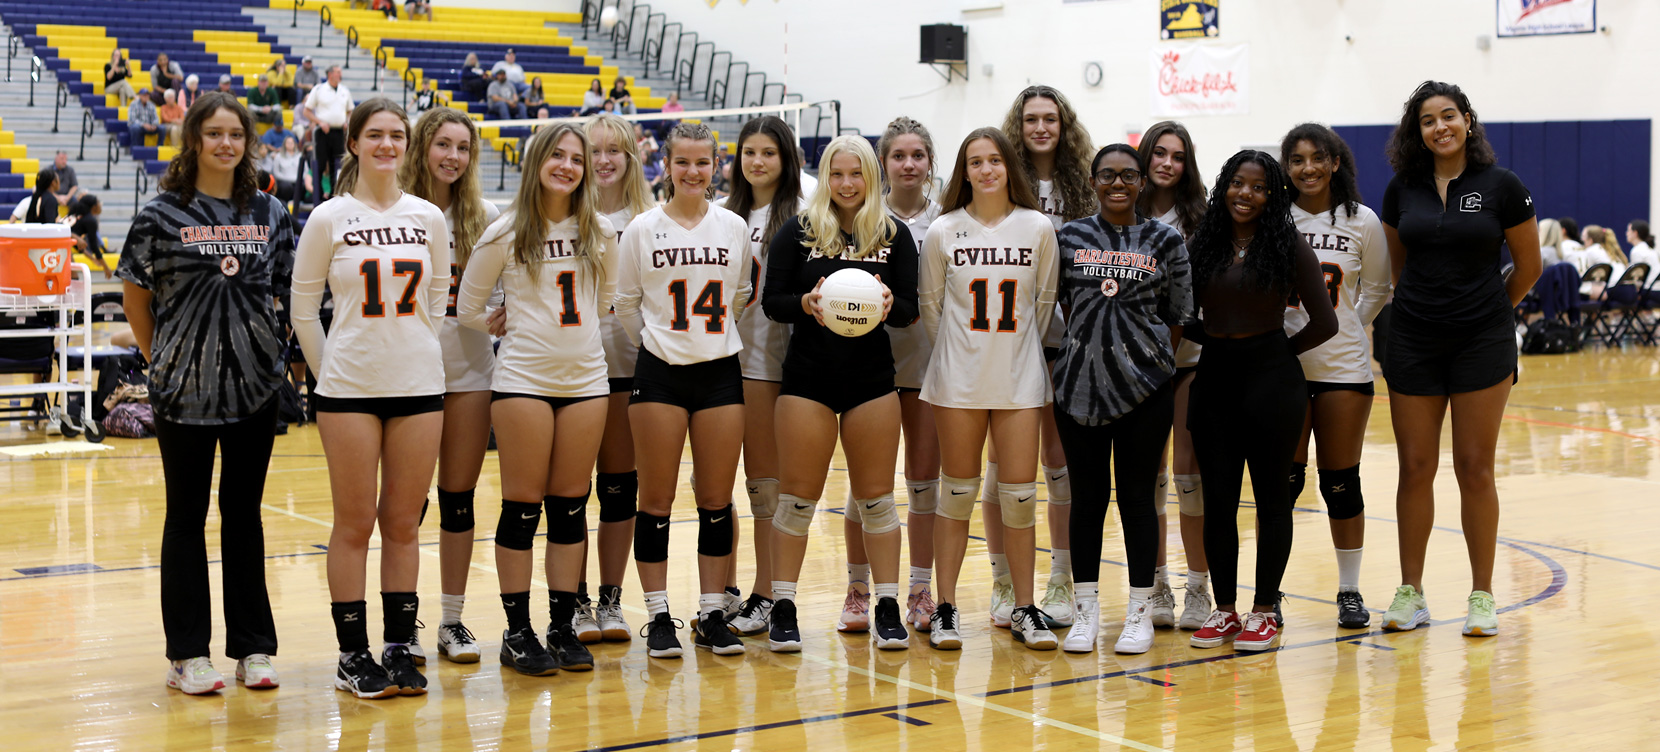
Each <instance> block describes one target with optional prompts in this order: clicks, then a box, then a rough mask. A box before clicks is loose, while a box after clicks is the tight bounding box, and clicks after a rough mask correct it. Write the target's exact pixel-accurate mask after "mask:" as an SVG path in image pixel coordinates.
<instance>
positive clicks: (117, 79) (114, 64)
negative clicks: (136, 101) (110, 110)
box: [104, 48, 137, 107]
mask: <svg viewBox="0 0 1660 752" xmlns="http://www.w3.org/2000/svg"><path fill="white" fill-rule="evenodd" d="M132 76H133V71H132V68H131V67H129V66H128V65H127V59H126V58H124V57H121V50H120V48H116V49H112V50H110V61H109V62H107V63H104V93H105V94H114V95H115V96H116V99H117V101H118V102H119V104H120V106H122V107H126V106H127V103H128V102H131V101H133V97H134V96H137V95H135V94H133V85H132V82H130V81H128V80H127V79H129V78H132Z"/></svg>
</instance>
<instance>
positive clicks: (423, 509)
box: [415, 496, 432, 527]
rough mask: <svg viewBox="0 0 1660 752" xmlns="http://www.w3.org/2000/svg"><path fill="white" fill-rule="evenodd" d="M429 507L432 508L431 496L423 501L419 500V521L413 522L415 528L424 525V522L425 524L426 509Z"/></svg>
mask: <svg viewBox="0 0 1660 752" xmlns="http://www.w3.org/2000/svg"><path fill="white" fill-rule="evenodd" d="M430 506H432V497H431V496H428V497H426V498H424V499H421V519H418V520H416V521H415V527H420V526H422V525H425V524H426V522H427V507H430Z"/></svg>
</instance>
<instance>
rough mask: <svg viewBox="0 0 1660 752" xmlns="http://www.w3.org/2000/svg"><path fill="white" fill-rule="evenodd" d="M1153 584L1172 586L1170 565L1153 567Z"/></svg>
mask: <svg viewBox="0 0 1660 752" xmlns="http://www.w3.org/2000/svg"><path fill="white" fill-rule="evenodd" d="M1153 585H1154V586H1155V587H1156V586H1158V585H1163V586H1165V587H1170V569H1169V568H1168V567H1153Z"/></svg>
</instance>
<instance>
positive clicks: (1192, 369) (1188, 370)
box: [1170, 365, 1199, 384]
mask: <svg viewBox="0 0 1660 752" xmlns="http://www.w3.org/2000/svg"><path fill="white" fill-rule="evenodd" d="M1198 372H1199V366H1197V365H1191V366H1177V367H1176V376H1175V378H1172V379H1170V380H1171V381H1172V382H1175V383H1178V384H1179V383H1181V381H1182V379H1185V378H1187V376H1188V374H1192V373H1198Z"/></svg>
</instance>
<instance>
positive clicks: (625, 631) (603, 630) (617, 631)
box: [598, 597, 634, 642]
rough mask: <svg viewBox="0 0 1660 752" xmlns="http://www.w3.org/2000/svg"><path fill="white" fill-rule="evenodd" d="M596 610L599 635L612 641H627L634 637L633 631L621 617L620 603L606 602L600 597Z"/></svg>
mask: <svg viewBox="0 0 1660 752" xmlns="http://www.w3.org/2000/svg"><path fill="white" fill-rule="evenodd" d="M598 611H599V613H598V617H599V633H600V636H601V637H604V638H605V639H607V640H611V641H613V642H628V641H629V640H632V639H634V631H633V630H632V629H630V628H629V626H628V622H627V621H626V620H625V619H623V615H622V604H621V603H618V602H616V601H609V602H608V601H606V600H605V598H604V597H601V598H600V602H599V609H598Z"/></svg>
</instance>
